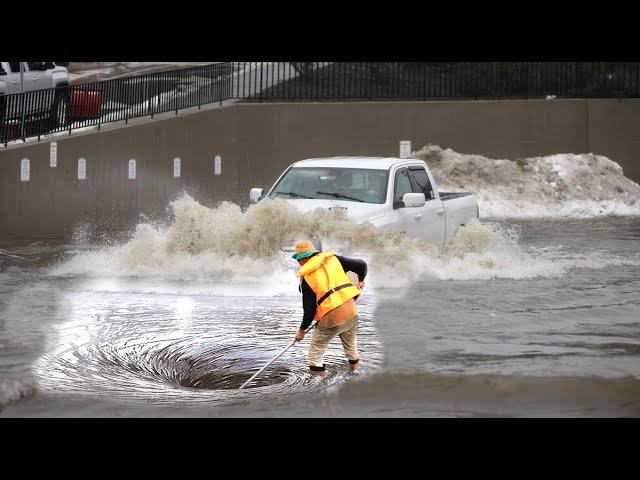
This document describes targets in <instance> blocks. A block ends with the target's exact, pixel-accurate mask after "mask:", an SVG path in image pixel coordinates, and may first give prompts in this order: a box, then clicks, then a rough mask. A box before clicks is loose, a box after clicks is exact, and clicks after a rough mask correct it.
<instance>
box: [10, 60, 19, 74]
mask: <svg viewBox="0 0 640 480" xmlns="http://www.w3.org/2000/svg"><path fill="white" fill-rule="evenodd" d="M9 68H10V69H11V73H20V62H9Z"/></svg>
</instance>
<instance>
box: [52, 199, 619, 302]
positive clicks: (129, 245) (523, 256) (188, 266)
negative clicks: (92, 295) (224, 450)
mask: <svg viewBox="0 0 640 480" xmlns="http://www.w3.org/2000/svg"><path fill="white" fill-rule="evenodd" d="M170 206H171V210H172V212H173V218H172V220H171V221H170V222H169V223H168V224H166V225H153V224H149V223H141V224H139V225H138V226H137V228H136V230H135V232H134V233H133V236H132V238H131V239H130V240H129V241H128V242H126V243H124V244H122V245H117V246H108V247H102V248H98V249H95V250H93V251H88V252H87V251H83V252H80V253H78V254H76V255H75V256H73V257H72V258H70V259H69V260H67V261H65V262H63V263H61V264H58V265H56V266H54V267H53V268H51V269H50V271H49V273H50V274H52V275H56V276H58V275H60V276H78V275H80V276H88V277H94V278H96V277H97V278H100V279H101V280H100V281H99V282H97V283H104V282H105V280H104V279H105V278H106V279H108V278H116V279H118V278H120V279H121V278H123V277H139V278H142V279H152V280H155V279H161V280H165V281H166V280H176V281H196V282H198V283H199V284H200V286H202V285H203V284H207V283H208V284H214V285H222V286H226V287H225V288H226V290H224V289H222V290H220V291H219V292H218V293H221V294H225V295H227V294H230V292H229V289H228V287H229V286H230V285H231V286H233V285H236V286H237V287H238V291H239V292H242V293H243V294H246V293H247V291H246V286H247V285H250V286H251V294H255V295H277V294H292V295H297V290H296V283H295V270H296V267H297V265H296V264H295V262H293V261H292V260H291V259H290V258H289V254H288V253H286V252H283V251H282V250H281V247H282V246H286V245H291V243H292V242H293V241H294V240H296V239H300V238H312V237H316V236H319V237H320V238H322V239H323V244H324V245H323V246H324V250H333V251H336V252H338V253H340V254H343V255H350V254H352V255H356V256H360V257H363V258H365V260H367V262H368V263H369V266H370V271H371V273H372V275H371V276H370V277H369V278H370V281H369V285H371V286H372V287H374V288H398V287H403V286H406V284H407V282H409V281H411V280H413V279H415V278H417V277H418V276H420V275H423V274H426V275H428V276H432V277H435V278H439V279H447V280H469V279H487V278H514V279H520V278H534V277H553V276H559V275H562V274H564V273H565V272H566V271H567V270H569V269H570V268H573V267H576V266H587V267H590V268H602V267H603V266H606V265H607V264H610V262H613V261H617V262H620V261H621V260H620V259H618V258H615V259H609V260H607V259H606V258H605V259H603V258H599V259H598V262H596V263H593V262H592V264H588V263H587V262H586V261H587V259H585V260H584V262H583V264H582V265H580V264H579V262H578V263H576V261H575V260H576V259H575V258H573V257H570V256H569V257H561V258H558V252H557V251H554V250H552V249H551V250H549V251H534V250H532V249H525V248H524V247H523V246H521V245H520V244H519V242H518V232H517V231H516V230H515V229H514V228H511V229H509V228H507V227H505V226H501V225H498V224H495V223H482V222H480V221H478V220H474V221H472V222H470V223H469V225H468V226H467V227H464V228H460V229H459V230H458V233H457V234H456V236H455V238H454V239H453V240H452V242H451V243H450V244H449V245H448V247H447V249H446V250H445V251H444V252H440V251H438V249H437V248H436V247H434V246H433V245H431V244H428V243H426V242H425V241H423V240H420V239H413V238H407V237H406V236H404V235H402V234H401V233H399V232H396V231H392V230H386V229H378V228H376V227H374V226H373V225H371V224H370V223H368V222H363V223H360V224H357V223H356V222H355V221H354V220H353V219H351V218H349V217H348V216H347V215H346V213H344V212H343V211H342V210H336V211H328V210H323V209H318V210H316V211H315V212H312V213H307V214H302V213H300V212H298V210H297V209H296V208H295V207H294V206H293V205H291V204H290V203H288V202H286V201H285V200H282V199H276V200H267V201H264V202H261V203H259V204H257V205H252V206H250V207H249V208H248V209H247V210H246V211H242V210H241V209H240V207H238V206H237V205H234V204H231V203H228V202H223V203H222V204H220V205H219V206H218V207H215V208H208V207H206V206H204V205H202V204H200V203H198V202H197V201H195V200H194V199H193V198H191V197H190V196H188V195H183V196H182V197H180V198H179V199H178V200H176V201H175V202H172V203H171V205H170ZM589 258H591V257H589ZM625 261H626V260H625ZM608 262H609V263H608ZM107 283H108V282H107ZM116 283H117V282H116ZM105 288H107V289H111V288H112V286H106V287H105ZM145 288H147V289H148V288H151V290H153V288H154V287H153V286H151V287H149V286H147V287H145ZM203 288H204V287H203ZM231 294H232V293H231Z"/></svg>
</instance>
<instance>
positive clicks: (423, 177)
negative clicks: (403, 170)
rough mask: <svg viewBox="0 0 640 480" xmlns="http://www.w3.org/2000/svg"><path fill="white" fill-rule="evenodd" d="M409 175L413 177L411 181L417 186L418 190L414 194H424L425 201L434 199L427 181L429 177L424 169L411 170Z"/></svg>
mask: <svg viewBox="0 0 640 480" xmlns="http://www.w3.org/2000/svg"><path fill="white" fill-rule="evenodd" d="M411 175H412V176H413V179H414V180H415V183H416V185H417V186H418V189H417V190H416V191H415V193H424V198H425V199H427V201H429V200H433V199H434V198H436V197H435V194H434V193H433V187H432V186H431V182H430V181H429V175H427V172H426V171H425V169H424V168H421V167H417V168H412V169H411Z"/></svg>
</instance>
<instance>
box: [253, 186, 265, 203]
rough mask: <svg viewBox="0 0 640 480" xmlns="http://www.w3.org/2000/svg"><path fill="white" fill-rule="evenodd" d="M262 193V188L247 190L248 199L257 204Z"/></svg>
mask: <svg viewBox="0 0 640 480" xmlns="http://www.w3.org/2000/svg"><path fill="white" fill-rule="evenodd" d="M263 192H264V189H263V188H252V189H251V190H249V199H250V200H251V201H252V202H253V203H258V202H259V201H260V199H261V198H262V193H263Z"/></svg>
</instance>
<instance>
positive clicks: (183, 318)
mask: <svg viewBox="0 0 640 480" xmlns="http://www.w3.org/2000/svg"><path fill="white" fill-rule="evenodd" d="M176 297H180V298H176ZM65 301H66V302H70V303H71V304H72V305H71V307H72V308H65V310H66V312H67V314H68V312H72V318H71V319H70V320H69V321H67V322H65V323H63V324H62V325H60V326H59V328H57V338H56V339H55V343H56V345H57V347H56V348H54V349H52V350H50V351H49V352H47V353H45V354H44V355H42V356H41V357H40V358H39V359H38V360H37V361H36V363H35V365H34V372H35V373H36V375H37V377H38V383H39V385H40V389H41V390H43V391H48V392H50V393H54V394H55V393H73V394H77V395H86V396H95V397H109V398H113V399H127V400H131V399H133V400H140V401H143V402H151V403H160V404H174V403H176V402H179V403H180V402H184V403H202V402H229V401H235V400H238V399H242V398H270V397H272V396H277V397H281V396H282V395H294V394H298V393H304V392H308V391H310V390H311V389H314V388H318V385H319V384H318V382H316V381H314V380H313V379H312V378H311V377H310V375H309V374H308V368H307V362H306V353H307V348H308V342H309V340H308V339H305V341H304V342H303V344H298V345H295V346H293V347H292V348H290V349H289V350H288V351H287V352H286V353H285V354H284V355H283V356H282V357H280V358H279V359H278V360H277V361H276V362H274V363H273V364H272V365H271V366H270V367H269V368H268V369H267V370H265V371H264V372H263V374H261V375H260V376H259V377H257V378H256V379H255V380H253V381H252V382H251V384H249V385H248V386H247V387H246V388H245V389H243V390H238V389H239V387H240V386H241V385H242V384H243V383H244V382H245V381H247V380H248V379H249V378H250V377H251V376H252V375H253V374H254V373H256V372H257V371H258V370H259V369H260V368H262V367H263V366H264V364H265V363H267V362H268V361H269V360H270V359H271V358H273V356H275V355H276V354H277V353H278V352H279V351H280V350H281V349H282V348H283V346H284V345H286V344H287V343H288V342H289V341H290V340H291V337H292V335H293V333H294V332H295V329H296V327H297V326H298V324H299V320H300V319H299V315H300V313H301V312H300V310H301V309H300V308H299V298H298V297H283V298H279V299H278V300H277V301H274V300H271V299H264V298H254V299H251V298H244V299H243V301H242V304H241V305H239V304H238V301H237V299H233V298H229V297H222V296H215V297H214V296H206V295H201V296H198V297H197V299H195V300H194V299H189V300H188V301H186V300H185V298H184V297H182V296H167V295H151V294H148V293H131V292H129V293H126V294H125V293H123V292H118V293H114V292H75V293H74V294H69V295H67V296H66V298H65ZM269 303H271V305H269ZM265 304H266V305H265ZM68 306H69V305H67V307H68ZM265 308H266V309H267V310H269V309H271V310H270V312H271V316H270V318H269V319H268V320H265V319H264V318H263V317H264V309H265ZM369 308H370V306H368V305H366V302H363V304H362V306H361V312H360V313H361V315H360V318H361V321H360V324H359V342H360V344H361V345H362V348H364V349H365V350H367V354H368V356H370V360H371V362H370V364H371V365H375V364H376V363H378V362H379V358H378V356H379V355H380V354H379V352H380V348H379V347H378V345H377V341H376V339H375V334H374V331H373V328H374V327H373V321H372V320H371V319H370V316H369ZM256 318H257V319H260V320H259V321H256V320H255V319H256ZM325 363H326V364H327V367H328V373H329V375H328V377H329V378H335V379H337V378H341V377H342V376H341V375H336V374H339V373H340V372H342V370H343V369H344V370H345V371H346V369H347V366H346V361H345V359H344V354H343V352H342V347H341V345H340V342H339V341H338V340H337V339H336V341H334V342H332V344H331V345H330V347H329V348H328V349H327V353H326V355H325ZM322 383H326V382H322ZM329 383H330V384H332V385H333V382H329Z"/></svg>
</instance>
